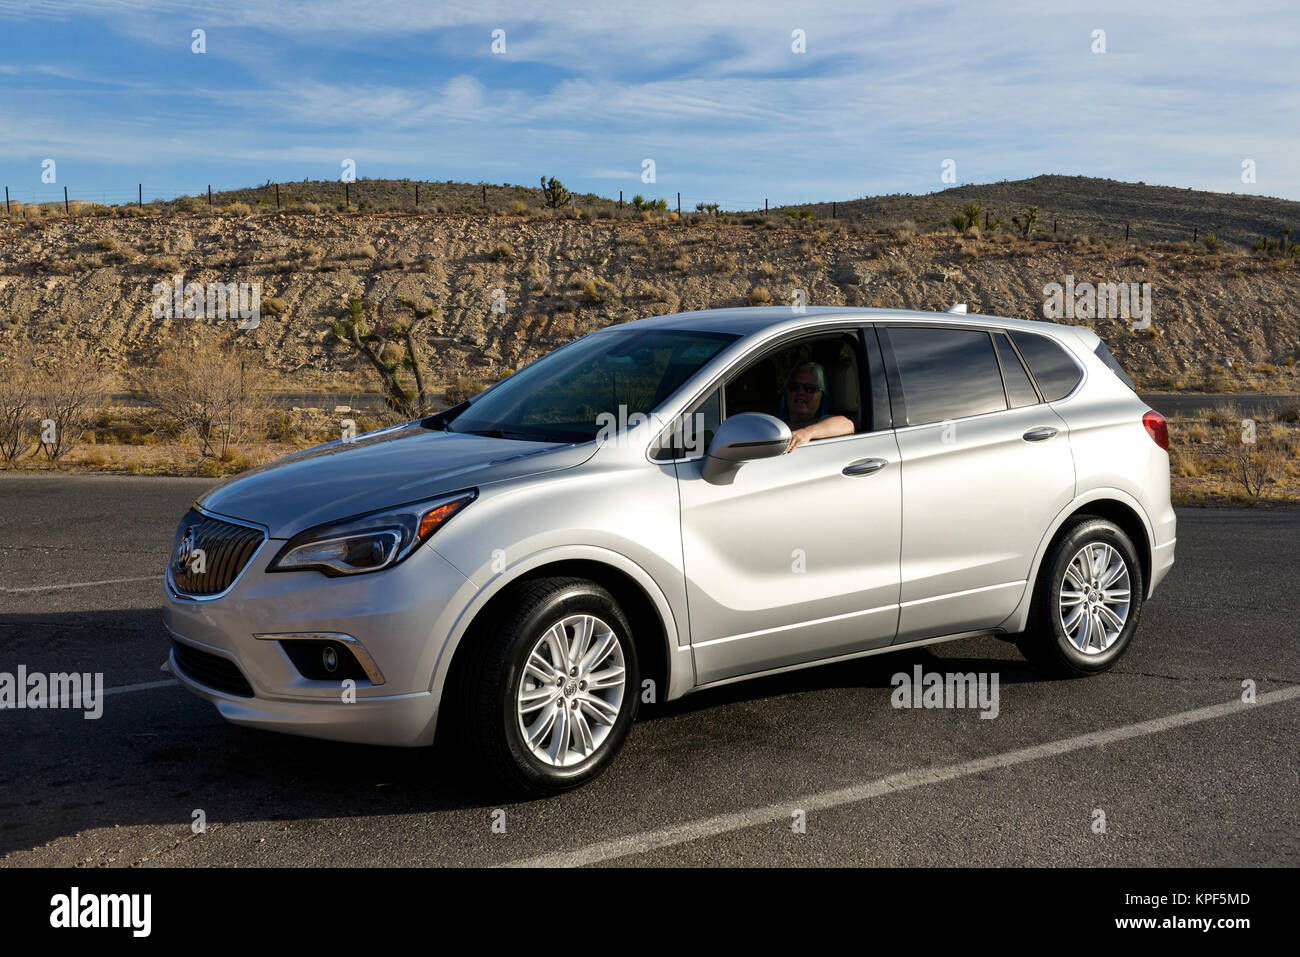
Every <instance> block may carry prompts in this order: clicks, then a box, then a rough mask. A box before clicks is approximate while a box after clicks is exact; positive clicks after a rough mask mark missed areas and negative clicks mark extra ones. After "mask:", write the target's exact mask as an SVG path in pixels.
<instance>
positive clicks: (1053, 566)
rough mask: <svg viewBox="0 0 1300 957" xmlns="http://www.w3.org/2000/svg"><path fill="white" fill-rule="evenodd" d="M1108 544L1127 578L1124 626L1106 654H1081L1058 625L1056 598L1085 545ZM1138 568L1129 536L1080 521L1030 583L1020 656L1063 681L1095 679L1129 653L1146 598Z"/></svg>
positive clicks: (1018, 644)
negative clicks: (1030, 597)
mask: <svg viewBox="0 0 1300 957" xmlns="http://www.w3.org/2000/svg"><path fill="white" fill-rule="evenodd" d="M1093 543H1100V544H1105V545H1109V546H1110V547H1111V548H1113V549H1114V550H1115V552H1116V553H1117V554H1118V556H1119V557H1120V558H1121V559H1122V560H1123V562H1124V564H1125V566H1126V568H1127V571H1128V575H1129V606H1128V611H1127V617H1126V618H1125V621H1124V627H1123V628H1122V629H1121V630H1120V632H1119V635H1118V636H1117V637H1116V638H1115V639H1114V640H1113V641H1112V642H1111V644H1110V645H1109V646H1107V647H1106V649H1105V650H1104V651H1101V652H1094V653H1090V654H1085V653H1084V652H1083V651H1081V650H1079V648H1078V647H1077V646H1076V645H1075V644H1074V642H1072V641H1071V640H1070V637H1069V635H1068V633H1067V632H1066V629H1065V626H1064V624H1063V623H1062V621H1061V615H1060V610H1059V604H1058V602H1059V596H1060V594H1061V587H1062V584H1063V582H1064V581H1065V575H1066V570H1067V568H1068V567H1069V565H1070V562H1071V561H1072V560H1073V558H1074V556H1075V555H1076V554H1078V552H1079V551H1080V549H1082V548H1083V547H1084V546H1086V545H1089V544H1093ZM1145 589H1146V582H1145V581H1144V580H1143V578H1142V563H1141V562H1139V561H1138V556H1137V550H1136V549H1135V548H1134V547H1133V542H1132V541H1131V540H1130V539H1129V537H1128V535H1126V534H1125V533H1124V531H1123V530H1122V529H1121V528H1119V526H1117V525H1115V524H1114V523H1112V522H1108V521H1106V520H1105V519H1102V518H1091V517H1088V518H1083V519H1081V520H1079V521H1078V522H1077V523H1075V524H1074V525H1072V526H1070V527H1069V528H1067V529H1066V531H1065V532H1064V534H1063V535H1061V536H1060V537H1059V538H1058V539H1057V541H1056V543H1055V544H1054V545H1053V546H1052V548H1051V549H1050V550H1049V551H1048V553H1047V556H1046V557H1045V558H1044V559H1043V565H1042V567H1041V568H1040V569H1039V572H1038V580H1037V581H1036V582H1035V583H1034V598H1033V604H1032V605H1031V606H1030V611H1029V624H1028V627H1027V628H1026V630H1025V631H1024V633H1022V634H1020V635H1017V636H1016V639H1015V642H1016V647H1017V648H1019V649H1020V653H1021V654H1022V655H1024V656H1025V658H1026V659H1027V660H1028V661H1030V662H1031V663H1033V664H1034V665H1035V666H1037V667H1039V668H1041V669H1042V670H1044V671H1046V672H1048V673H1049V674H1053V675H1058V676H1061V677H1075V676H1078V675H1095V674H1100V673H1101V672H1103V671H1106V670H1107V669H1109V668H1110V667H1111V666H1112V665H1114V664H1115V662H1117V661H1118V660H1119V659H1120V658H1121V657H1122V656H1123V654H1124V652H1125V651H1127V650H1128V646H1129V643H1130V642H1131V641H1132V640H1133V633H1134V632H1135V631H1136V630H1137V626H1138V619H1139V618H1140V617H1141V613H1142V596H1143V595H1144V594H1145V593H1146V592H1145Z"/></svg>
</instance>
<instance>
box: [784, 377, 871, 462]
mask: <svg viewBox="0 0 1300 957" xmlns="http://www.w3.org/2000/svg"><path fill="white" fill-rule="evenodd" d="M830 411H831V397H830V390H829V389H828V388H827V387H826V370H825V369H823V368H822V367H821V366H820V365H819V364H818V363H816V362H805V363H803V364H802V365H798V366H795V367H794V368H793V369H791V370H790V374H789V375H788V376H786V377H785V388H784V390H783V391H782V394H781V409H780V411H779V412H777V417H778V418H780V419H781V420H782V421H784V422H785V424H786V425H788V426H790V447H789V448H788V449H786V452H793V451H794V450H795V449H797V448H798V447H799V446H801V445H803V444H805V443H807V442H811V441H813V440H814V439H829V438H834V437H835V436H837V435H850V434H852V432H853V422H852V421H851V420H850V419H849V418H847V417H846V416H843V415H831V414H830Z"/></svg>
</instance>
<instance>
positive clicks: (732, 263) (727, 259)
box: [713, 253, 740, 273]
mask: <svg viewBox="0 0 1300 957" xmlns="http://www.w3.org/2000/svg"><path fill="white" fill-rule="evenodd" d="M739 268H740V263H738V262H736V257H735V256H733V255H732V254H731V253H723V254H721V255H719V256H715V257H714V259H713V271H714V272H718V273H728V272H735V271H736V270H737V269H739Z"/></svg>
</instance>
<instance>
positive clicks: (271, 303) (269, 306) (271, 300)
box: [262, 296, 285, 316]
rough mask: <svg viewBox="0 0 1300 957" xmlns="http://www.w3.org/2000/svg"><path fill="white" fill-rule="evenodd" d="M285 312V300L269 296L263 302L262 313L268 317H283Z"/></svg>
mask: <svg viewBox="0 0 1300 957" xmlns="http://www.w3.org/2000/svg"><path fill="white" fill-rule="evenodd" d="M284 310H285V305H284V300H283V299H281V298H280V297H278V296H267V297H266V298H265V299H263V300H262V311H263V312H264V313H266V314H267V315H268V316H279V315H283V314H284Z"/></svg>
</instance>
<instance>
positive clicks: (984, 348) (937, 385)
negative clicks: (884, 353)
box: [888, 327, 1007, 425]
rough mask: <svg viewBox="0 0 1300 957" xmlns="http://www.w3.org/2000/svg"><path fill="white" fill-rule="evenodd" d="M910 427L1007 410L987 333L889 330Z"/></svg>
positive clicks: (981, 331) (944, 330) (942, 330)
mask: <svg viewBox="0 0 1300 957" xmlns="http://www.w3.org/2000/svg"><path fill="white" fill-rule="evenodd" d="M888 336H889V342H890V345H891V347H892V349H893V353H894V362H895V363H896V364H897V366H898V375H899V378H900V380H901V384H902V386H903V401H904V403H905V406H906V409H907V424H908V425H924V424H926V423H928V422H942V421H944V420H945V419H958V418H961V417H962V416H967V415H981V414H983V413H985V412H997V411H1000V410H1002V409H1005V408H1006V407H1007V400H1006V396H1005V395H1004V394H1003V392H1002V374H1001V372H1000V371H999V369H998V359H997V354H996V353H995V352H994V351H993V342H992V340H990V338H989V334H988V333H987V332H984V331H983V330H980V329H908V328H897V327H895V328H892V329H889V330H888Z"/></svg>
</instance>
